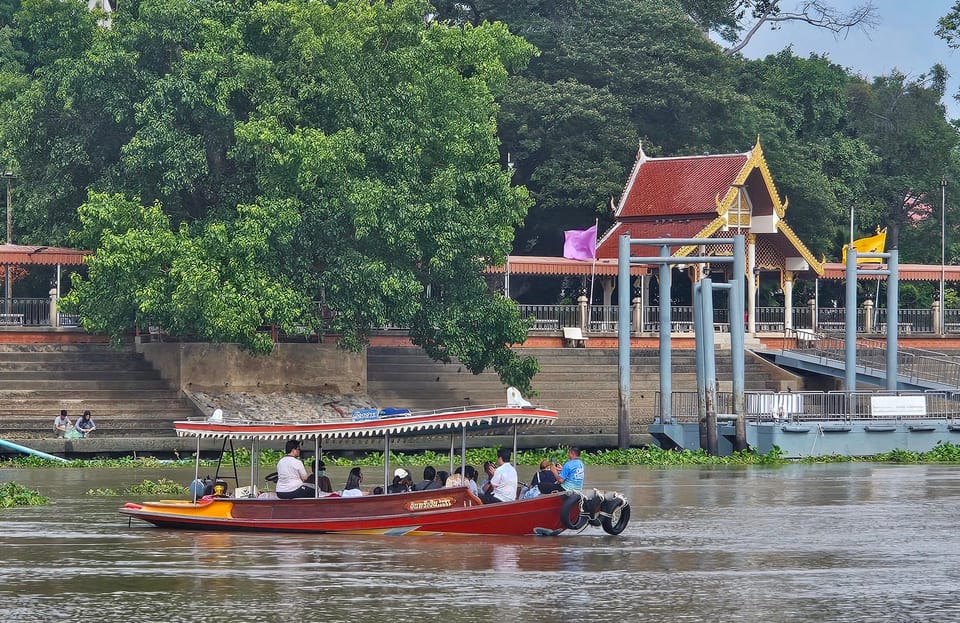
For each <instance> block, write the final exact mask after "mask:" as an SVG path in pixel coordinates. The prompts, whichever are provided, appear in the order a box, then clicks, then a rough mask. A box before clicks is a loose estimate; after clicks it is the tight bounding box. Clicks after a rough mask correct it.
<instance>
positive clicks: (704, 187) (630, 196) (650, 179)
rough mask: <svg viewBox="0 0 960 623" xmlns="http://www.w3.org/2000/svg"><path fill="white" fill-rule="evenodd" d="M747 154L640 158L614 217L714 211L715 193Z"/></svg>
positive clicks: (721, 191)
mask: <svg viewBox="0 0 960 623" xmlns="http://www.w3.org/2000/svg"><path fill="white" fill-rule="evenodd" d="M749 156H750V154H749V153H745V154H728V155H721V156H693V157H685V158H644V157H641V161H640V163H639V165H638V166H637V167H636V168H635V169H634V172H633V176H632V179H631V180H630V183H629V185H628V187H627V195H626V197H625V198H624V199H623V203H622V205H621V206H620V208H619V210H618V214H617V217H618V218H619V219H627V218H631V217H638V216H674V217H675V216H677V215H691V214H708V213H712V214H716V211H717V207H716V203H715V198H716V196H717V194H719V195H720V196H721V197H722V196H723V195H725V194H726V193H727V191H728V190H729V189H730V185H731V184H733V182H734V180H735V179H736V177H737V174H738V173H740V171H741V170H742V169H743V166H744V165H745V164H746V163H747V159H748V158H749Z"/></svg>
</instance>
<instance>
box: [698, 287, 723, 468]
mask: <svg viewBox="0 0 960 623" xmlns="http://www.w3.org/2000/svg"><path fill="white" fill-rule="evenodd" d="M700 301H701V307H702V311H701V317H700V322H701V323H702V324H703V326H704V327H706V326H709V327H710V330H709V331H704V332H703V350H704V354H705V356H704V360H703V361H704V366H703V373H704V376H705V377H706V378H705V379H704V390H705V394H704V395H705V397H706V400H705V408H706V412H707V413H706V415H707V418H706V419H707V453H709V454H710V455H711V456H717V454H718V453H719V451H720V449H719V447H718V440H717V362H716V359H715V356H716V355H715V352H714V339H713V281H712V280H711V279H709V278H707V279H704V280H702V281H701V282H700Z"/></svg>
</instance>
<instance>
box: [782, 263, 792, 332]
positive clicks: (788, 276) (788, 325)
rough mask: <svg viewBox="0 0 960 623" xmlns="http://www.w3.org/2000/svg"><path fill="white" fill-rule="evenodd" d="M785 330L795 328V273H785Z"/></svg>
mask: <svg viewBox="0 0 960 623" xmlns="http://www.w3.org/2000/svg"><path fill="white" fill-rule="evenodd" d="M783 328H784V329H786V330H788V331H789V330H790V329H792V328H793V272H792V271H789V270H787V271H784V273H783Z"/></svg>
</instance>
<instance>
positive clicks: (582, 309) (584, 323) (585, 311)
mask: <svg viewBox="0 0 960 623" xmlns="http://www.w3.org/2000/svg"><path fill="white" fill-rule="evenodd" d="M577 315H578V316H579V318H577V321H578V323H577V324H579V325H580V331H581V333H586V332H587V327H588V326H590V306H589V305H588V304H587V296H586V295H585V294H581V295H580V296H578V297H577Z"/></svg>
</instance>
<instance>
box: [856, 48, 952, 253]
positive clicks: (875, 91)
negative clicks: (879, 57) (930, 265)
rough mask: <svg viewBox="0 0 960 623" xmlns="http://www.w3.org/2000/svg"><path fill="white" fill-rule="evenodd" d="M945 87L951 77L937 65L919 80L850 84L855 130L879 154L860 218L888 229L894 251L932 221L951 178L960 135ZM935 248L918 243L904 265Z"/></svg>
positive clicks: (880, 79)
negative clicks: (944, 184)
mask: <svg viewBox="0 0 960 623" xmlns="http://www.w3.org/2000/svg"><path fill="white" fill-rule="evenodd" d="M945 83H946V72H945V71H944V70H943V68H942V67H939V66H935V67H934V68H933V69H932V70H931V71H930V72H929V73H928V74H926V75H921V76H919V77H917V78H916V79H910V78H908V77H907V76H905V75H904V74H902V73H899V72H893V73H892V74H890V75H887V76H879V77H877V78H875V79H874V80H873V81H872V82H870V83H867V82H857V83H854V84H852V85H851V89H850V96H849V97H850V105H851V114H852V116H853V118H852V120H851V125H852V128H853V130H854V132H855V134H856V136H857V137H858V138H860V139H861V140H863V141H864V142H866V143H867V144H868V145H869V146H870V148H871V149H872V150H873V152H874V153H875V154H876V155H877V162H876V164H875V166H873V167H872V168H871V170H870V173H869V178H868V182H867V185H866V190H865V193H864V194H863V195H862V197H861V199H860V200H859V201H858V202H857V208H858V212H859V214H860V216H859V219H860V220H861V222H863V223H877V224H880V225H885V226H886V227H888V239H887V241H888V242H887V245H888V247H889V248H897V247H898V246H899V241H900V236H901V233H903V232H904V231H905V230H908V229H912V228H916V227H917V226H918V225H919V224H921V223H923V222H925V221H926V220H927V219H928V217H929V216H930V215H931V213H932V212H933V210H932V207H933V206H935V205H936V204H938V203H939V198H940V184H941V180H943V179H944V178H945V176H948V175H951V172H952V166H953V160H954V152H955V150H956V147H957V144H958V135H957V131H956V128H954V127H953V126H951V125H950V124H949V123H948V122H947V120H946V111H945V110H944V106H943V103H942V99H943V95H944V88H945ZM931 246H932V245H930V244H929V242H927V243H926V244H925V243H924V242H923V241H922V240H921V241H918V245H917V246H916V247H912V248H906V249H904V250H903V251H904V253H903V255H904V260H910V259H913V260H914V261H921V260H924V259H930V258H929V256H928V255H927V254H926V251H924V249H925V248H926V249H929V248H930V247H931Z"/></svg>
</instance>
